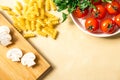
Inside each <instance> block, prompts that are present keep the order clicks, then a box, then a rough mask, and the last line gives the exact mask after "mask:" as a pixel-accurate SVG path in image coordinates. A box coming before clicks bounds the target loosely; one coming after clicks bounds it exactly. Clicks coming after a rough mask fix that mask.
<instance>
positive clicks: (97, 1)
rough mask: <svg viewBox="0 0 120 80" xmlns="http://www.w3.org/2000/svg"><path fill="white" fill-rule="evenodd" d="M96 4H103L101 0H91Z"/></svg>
mask: <svg viewBox="0 0 120 80" xmlns="http://www.w3.org/2000/svg"><path fill="white" fill-rule="evenodd" d="M91 2H92V3H93V4H94V5H98V4H101V0H91Z"/></svg>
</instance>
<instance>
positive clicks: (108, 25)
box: [100, 18, 115, 33]
mask: <svg viewBox="0 0 120 80" xmlns="http://www.w3.org/2000/svg"><path fill="white" fill-rule="evenodd" d="M100 28H101V30H102V32H105V33H113V32H114V31H115V22H114V21H113V20H112V19H110V18H108V19H104V20H103V21H102V22H101V24H100Z"/></svg>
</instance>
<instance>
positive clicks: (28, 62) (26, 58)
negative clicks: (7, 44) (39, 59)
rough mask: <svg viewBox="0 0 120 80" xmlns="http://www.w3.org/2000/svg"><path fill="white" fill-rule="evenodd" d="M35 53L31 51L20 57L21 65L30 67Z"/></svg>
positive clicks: (33, 62) (33, 63)
mask: <svg viewBox="0 0 120 80" xmlns="http://www.w3.org/2000/svg"><path fill="white" fill-rule="evenodd" d="M35 58H36V57H35V55H34V54H33V53H32V52H28V53H26V54H25V55H24V56H23V57H22V58H21V63H22V65H27V66H28V67H31V66H33V65H35V64H36V63H35V61H34V60H35Z"/></svg>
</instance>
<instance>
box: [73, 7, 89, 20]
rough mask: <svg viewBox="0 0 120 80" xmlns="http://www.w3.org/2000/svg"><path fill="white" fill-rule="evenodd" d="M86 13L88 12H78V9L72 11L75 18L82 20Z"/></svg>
mask: <svg viewBox="0 0 120 80" xmlns="http://www.w3.org/2000/svg"><path fill="white" fill-rule="evenodd" d="M87 13H88V10H87V9H85V10H84V11H82V10H80V8H79V7H77V8H76V10H74V11H73V15H74V16H75V17H77V18H82V17H84V16H86V15H87Z"/></svg>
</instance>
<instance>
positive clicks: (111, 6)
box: [106, 1, 120, 15]
mask: <svg viewBox="0 0 120 80" xmlns="http://www.w3.org/2000/svg"><path fill="white" fill-rule="evenodd" d="M106 9H107V11H108V13H109V14H112V15H113V14H114V15H116V14H118V13H120V4H119V2H117V1H113V2H111V3H107V4H106Z"/></svg>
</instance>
